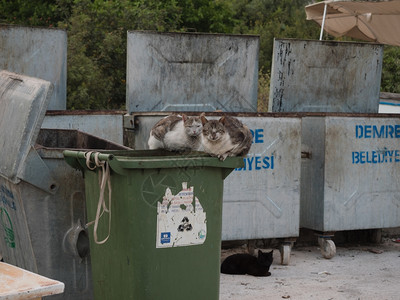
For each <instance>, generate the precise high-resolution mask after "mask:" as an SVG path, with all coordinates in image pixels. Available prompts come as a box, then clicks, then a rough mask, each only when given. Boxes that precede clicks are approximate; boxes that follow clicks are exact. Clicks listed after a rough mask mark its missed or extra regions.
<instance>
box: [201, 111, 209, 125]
mask: <svg viewBox="0 0 400 300" xmlns="http://www.w3.org/2000/svg"><path fill="white" fill-rule="evenodd" d="M200 120H201V124H203V126H204V124H206V123H207V122H208V120H207V119H206V114H205V113H201V114H200Z"/></svg>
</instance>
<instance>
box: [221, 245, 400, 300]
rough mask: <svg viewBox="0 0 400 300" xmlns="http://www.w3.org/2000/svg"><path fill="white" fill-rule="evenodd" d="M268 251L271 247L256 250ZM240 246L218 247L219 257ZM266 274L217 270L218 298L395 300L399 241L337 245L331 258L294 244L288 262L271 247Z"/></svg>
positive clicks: (399, 296) (314, 248) (399, 280)
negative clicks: (230, 272) (272, 253)
mask: <svg viewBox="0 0 400 300" xmlns="http://www.w3.org/2000/svg"><path fill="white" fill-rule="evenodd" d="M261 250H263V251H264V250H265V251H268V250H270V249H261ZM237 252H244V249H243V248H233V249H228V250H222V258H221V259H222V260H223V259H224V258H225V257H226V256H228V255H230V254H232V253H237ZM270 272H271V273H272V275H271V276H270V277H253V276H249V275H226V274H221V281H220V300H227V299H234V300H258V299H260V300H261V299H263V300H264V299H272V300H274V299H291V300H309V299H318V300H323V299H335V300H336V299H346V300H348V299H361V300H364V299H374V300H376V299H379V300H389V299H390V300H391V299H393V300H398V299H400V243H395V242H394V241H393V240H391V239H385V240H384V242H383V243H382V244H373V245H371V246H369V245H354V246H346V247H340V246H337V248H336V255H335V256H334V257H333V258H331V259H325V258H323V257H322V255H321V252H320V249H319V248H318V247H317V246H305V247H296V246H295V247H293V249H292V251H291V255H290V263H289V265H287V266H283V265H281V264H280V253H279V251H278V250H277V249H274V262H273V264H272V266H271V268H270Z"/></svg>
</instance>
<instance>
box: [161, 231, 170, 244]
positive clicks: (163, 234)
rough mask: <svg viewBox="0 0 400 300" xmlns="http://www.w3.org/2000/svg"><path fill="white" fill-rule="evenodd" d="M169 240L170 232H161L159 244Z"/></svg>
mask: <svg viewBox="0 0 400 300" xmlns="http://www.w3.org/2000/svg"><path fill="white" fill-rule="evenodd" d="M170 242H171V232H161V244H168V243H170Z"/></svg>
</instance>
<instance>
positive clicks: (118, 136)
mask: <svg viewBox="0 0 400 300" xmlns="http://www.w3.org/2000/svg"><path fill="white" fill-rule="evenodd" d="M122 120H123V115H122V114H101V115H96V114H89V113H86V114H84V115H83V114H76V115H71V114H67V115H63V114H59V115H54V114H51V115H46V116H45V118H44V121H43V124H42V128H51V129H76V130H80V131H83V132H86V133H89V134H92V135H95V136H97V137H100V138H103V139H106V140H109V141H112V142H114V143H117V144H120V145H122V144H123V129H122V123H123V121H122Z"/></svg>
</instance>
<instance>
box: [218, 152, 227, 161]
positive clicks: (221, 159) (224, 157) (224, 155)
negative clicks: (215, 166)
mask: <svg viewBox="0 0 400 300" xmlns="http://www.w3.org/2000/svg"><path fill="white" fill-rule="evenodd" d="M227 157H228V153H225V154H220V155H218V158H219V160H220V161H224V160H225V159H226V158H227Z"/></svg>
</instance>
